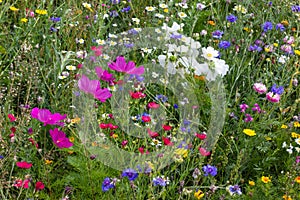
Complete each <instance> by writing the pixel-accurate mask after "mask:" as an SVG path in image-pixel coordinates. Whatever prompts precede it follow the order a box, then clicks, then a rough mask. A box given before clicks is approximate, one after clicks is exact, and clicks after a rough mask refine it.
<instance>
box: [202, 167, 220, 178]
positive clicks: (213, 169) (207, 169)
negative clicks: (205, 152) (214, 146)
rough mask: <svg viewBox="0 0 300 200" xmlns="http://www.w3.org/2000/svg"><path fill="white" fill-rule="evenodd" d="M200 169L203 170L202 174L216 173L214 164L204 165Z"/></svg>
mask: <svg viewBox="0 0 300 200" xmlns="http://www.w3.org/2000/svg"><path fill="white" fill-rule="evenodd" d="M202 170H203V171H204V173H205V174H204V176H208V175H211V176H216V175H217V168H216V167H215V166H211V165H206V166H203V167H202Z"/></svg>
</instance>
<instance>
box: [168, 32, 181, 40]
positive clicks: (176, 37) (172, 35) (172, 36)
mask: <svg viewBox="0 0 300 200" xmlns="http://www.w3.org/2000/svg"><path fill="white" fill-rule="evenodd" d="M170 38H172V39H181V38H182V35H180V34H178V35H176V34H174V33H172V34H171V36H170Z"/></svg>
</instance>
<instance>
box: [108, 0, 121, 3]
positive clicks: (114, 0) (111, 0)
mask: <svg viewBox="0 0 300 200" xmlns="http://www.w3.org/2000/svg"><path fill="white" fill-rule="evenodd" d="M110 2H111V3H112V4H119V3H120V2H121V0H110Z"/></svg>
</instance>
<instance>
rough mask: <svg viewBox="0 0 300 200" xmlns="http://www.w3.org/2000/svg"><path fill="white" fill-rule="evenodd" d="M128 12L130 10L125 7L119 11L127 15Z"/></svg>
mask: <svg viewBox="0 0 300 200" xmlns="http://www.w3.org/2000/svg"><path fill="white" fill-rule="evenodd" d="M130 10H131V8H130V6H127V7H125V8H123V9H122V10H121V12H126V13H128V12H129V11H130Z"/></svg>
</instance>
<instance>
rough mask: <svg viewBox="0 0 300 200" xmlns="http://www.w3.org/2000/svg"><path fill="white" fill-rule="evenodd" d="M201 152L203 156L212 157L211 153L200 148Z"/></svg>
mask: <svg viewBox="0 0 300 200" xmlns="http://www.w3.org/2000/svg"><path fill="white" fill-rule="evenodd" d="M199 152H200V154H201V155H202V156H209V155H210V152H209V151H206V149H204V148H202V147H200V148H199Z"/></svg>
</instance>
